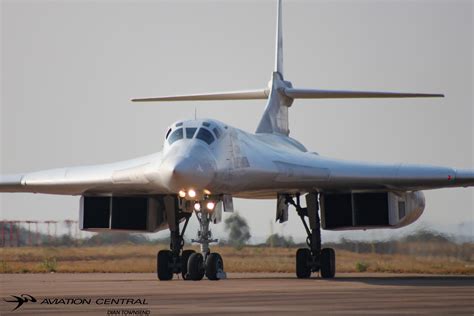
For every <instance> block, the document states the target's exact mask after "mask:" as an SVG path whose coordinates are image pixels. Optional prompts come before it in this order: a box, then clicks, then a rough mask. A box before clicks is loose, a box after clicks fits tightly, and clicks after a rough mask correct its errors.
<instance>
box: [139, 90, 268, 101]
mask: <svg viewBox="0 0 474 316" xmlns="http://www.w3.org/2000/svg"><path fill="white" fill-rule="evenodd" d="M268 93H269V92H268V90H266V89H259V90H244V91H229V92H214V93H199V94H187V95H173V96H164V97H156V98H140V99H132V101H133V102H154V101H216V100H254V99H266V98H267V97H268Z"/></svg>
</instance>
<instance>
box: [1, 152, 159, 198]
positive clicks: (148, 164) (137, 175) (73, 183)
mask: <svg viewBox="0 0 474 316" xmlns="http://www.w3.org/2000/svg"><path fill="white" fill-rule="evenodd" d="M160 161H161V153H158V154H153V155H150V156H146V157H142V158H138V159H133V160H127V161H122V162H117V163H111V164H103V165H93V166H81V167H69V168H60V169H51V170H44V171H37V172H31V173H25V174H17V175H5V176H0V192H31V193H45V194H61V195H81V194H85V193H88V194H102V193H125V194H150V193H162V192H164V191H165V190H166V189H165V188H163V186H161V185H160V179H159V178H158V177H157V174H156V170H157V169H158V168H157V165H159V163H160Z"/></svg>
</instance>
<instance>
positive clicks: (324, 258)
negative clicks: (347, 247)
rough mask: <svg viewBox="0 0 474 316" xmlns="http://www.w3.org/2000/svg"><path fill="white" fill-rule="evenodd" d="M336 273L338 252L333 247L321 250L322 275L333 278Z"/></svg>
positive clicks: (324, 277)
mask: <svg viewBox="0 0 474 316" xmlns="http://www.w3.org/2000/svg"><path fill="white" fill-rule="evenodd" d="M335 275H336V253H335V251H334V249H332V248H324V249H323V250H321V277H322V278H323V279H332V278H334V276H335Z"/></svg>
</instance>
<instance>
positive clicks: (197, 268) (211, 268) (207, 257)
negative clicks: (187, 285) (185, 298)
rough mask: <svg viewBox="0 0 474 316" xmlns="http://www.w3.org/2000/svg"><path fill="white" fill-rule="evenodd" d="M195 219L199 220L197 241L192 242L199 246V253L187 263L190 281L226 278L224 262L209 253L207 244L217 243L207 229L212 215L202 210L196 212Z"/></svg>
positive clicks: (217, 255)
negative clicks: (204, 278)
mask: <svg viewBox="0 0 474 316" xmlns="http://www.w3.org/2000/svg"><path fill="white" fill-rule="evenodd" d="M196 217H197V218H198V220H199V226H200V230H199V232H198V239H193V240H192V241H193V242H196V243H199V244H201V253H194V254H192V255H191V256H190V257H189V261H188V271H189V272H188V275H189V278H190V279H191V280H195V281H198V280H202V278H203V277H204V275H206V277H207V278H208V279H209V280H213V281H217V280H220V279H225V278H226V273H225V272H224V261H223V260H222V257H221V255H220V254H218V253H215V252H213V253H211V250H210V248H209V244H210V243H211V242H217V239H213V238H212V233H211V231H210V229H209V224H210V222H211V221H212V214H211V213H209V212H207V211H205V210H202V211H199V212H197V211H196Z"/></svg>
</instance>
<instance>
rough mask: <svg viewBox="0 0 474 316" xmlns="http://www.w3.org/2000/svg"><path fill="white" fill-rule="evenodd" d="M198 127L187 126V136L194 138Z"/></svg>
mask: <svg viewBox="0 0 474 316" xmlns="http://www.w3.org/2000/svg"><path fill="white" fill-rule="evenodd" d="M196 130H197V128H195V127H189V128H186V138H193V137H194V134H196Z"/></svg>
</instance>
